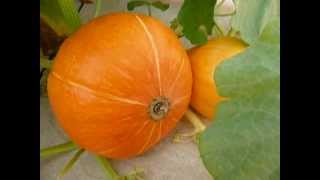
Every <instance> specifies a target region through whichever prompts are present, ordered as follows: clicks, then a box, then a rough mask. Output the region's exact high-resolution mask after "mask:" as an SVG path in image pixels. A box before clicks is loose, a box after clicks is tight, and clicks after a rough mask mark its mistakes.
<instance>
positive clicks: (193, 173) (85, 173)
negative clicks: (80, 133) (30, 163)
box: [40, 97, 212, 180]
mask: <svg viewBox="0 0 320 180" xmlns="http://www.w3.org/2000/svg"><path fill="white" fill-rule="evenodd" d="M40 104H41V106H40V112H41V113H40V118H41V122H40V146H41V148H44V147H48V146H52V145H55V144H59V143H63V142H66V141H68V138H67V136H66V135H65V134H64V132H63V131H62V129H61V128H59V126H58V125H57V124H56V121H55V119H54V116H53V114H52V112H51V110H50V106H49V103H48V99H47V98H45V97H42V98H40ZM190 130H192V127H191V126H190V124H189V123H188V122H187V121H185V120H182V121H181V122H180V123H179V124H178V127H177V128H176V129H175V130H174V131H173V132H172V133H171V135H170V136H169V137H167V138H166V139H164V140H163V141H161V143H160V144H158V145H156V146H155V147H154V148H152V149H151V150H150V151H148V152H147V153H145V154H144V155H142V156H140V157H136V158H132V159H128V160H114V161H111V163H112V165H113V167H114V168H115V169H116V170H117V171H118V172H119V173H120V174H126V173H128V172H130V171H131V170H133V169H134V168H136V167H138V168H143V169H144V171H145V178H146V179H147V180H178V179H183V180H212V178H211V176H210V175H209V174H208V172H207V170H206V168H205V167H204V165H203V163H202V161H201V159H200V157H199V152H198V148H197V145H196V144H195V143H194V142H192V141H185V142H182V143H178V144H177V143H173V142H172V138H173V137H172V135H173V134H174V133H176V132H186V131H190ZM73 153H74V152H73ZM73 153H67V154H62V155H58V156H55V157H53V158H49V159H44V160H41V161H40V177H41V180H56V179H57V174H58V173H59V171H60V170H61V169H62V168H63V166H64V165H65V164H66V162H67V161H68V160H69V159H70V156H71V155H72V154H73ZM63 179H66V180H102V179H105V177H104V174H103V172H102V170H101V169H100V166H99V165H98V164H97V162H96V160H95V159H94V155H93V154H89V153H85V154H83V156H81V158H80V160H79V161H78V162H77V164H76V165H75V166H74V168H73V169H72V170H71V171H70V173H68V174H67V175H66V176H64V178H63Z"/></svg>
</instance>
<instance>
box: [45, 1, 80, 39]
mask: <svg viewBox="0 0 320 180" xmlns="http://www.w3.org/2000/svg"><path fill="white" fill-rule="evenodd" d="M40 17H41V18H42V19H43V20H44V21H45V22H46V23H47V24H48V25H49V26H50V27H51V28H52V29H53V30H54V31H55V32H56V33H57V34H58V35H59V36H63V35H69V34H71V33H72V32H74V31H75V30H77V29H78V28H79V26H80V25H81V20H80V16H79V14H78V13H77V10H76V6H75V1H74V0H40Z"/></svg>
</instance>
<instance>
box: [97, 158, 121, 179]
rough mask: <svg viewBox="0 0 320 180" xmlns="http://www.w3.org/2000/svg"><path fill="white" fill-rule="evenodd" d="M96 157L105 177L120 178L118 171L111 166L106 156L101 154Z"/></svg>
mask: <svg viewBox="0 0 320 180" xmlns="http://www.w3.org/2000/svg"><path fill="white" fill-rule="evenodd" d="M96 159H97V161H98V163H99V164H100V165H101V167H102V169H103V170H104V173H105V175H106V176H107V179H112V180H117V179H119V178H120V176H119V175H118V173H117V172H116V171H115V170H114V169H113V168H112V166H111V164H110V162H109V161H108V160H107V159H106V158H104V157H102V156H96Z"/></svg>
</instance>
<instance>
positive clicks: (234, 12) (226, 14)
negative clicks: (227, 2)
mask: <svg viewBox="0 0 320 180" xmlns="http://www.w3.org/2000/svg"><path fill="white" fill-rule="evenodd" d="M235 14H236V11H232V12H231V13H225V14H215V16H219V17H226V16H233V15H235Z"/></svg>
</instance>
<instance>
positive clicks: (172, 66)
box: [48, 13, 192, 159]
mask: <svg viewBox="0 0 320 180" xmlns="http://www.w3.org/2000/svg"><path fill="white" fill-rule="evenodd" d="M191 89H192V73H191V67H190V62H189V59H188V56H187V53H186V51H185V50H184V48H183V47H182V46H181V44H180V42H179V40H178V38H177V37H176V35H175V34H174V32H172V31H171V30H170V29H169V28H167V27H166V26H165V25H163V24H162V23H161V22H160V21H158V20H156V19H154V18H152V17H149V16H144V15H140V14H134V13H112V14H109V15H107V16H102V17H99V18H97V19H95V20H92V21H91V22H89V23H88V24H86V25H83V26H82V27H81V28H80V29H79V30H78V31H77V32H75V33H74V34H73V35H71V36H70V37H69V38H68V39H66V40H65V42H64V43H63V44H62V46H61V47H60V49H59V52H58V54H57V56H56V58H55V61H54V65H53V68H52V71H51V73H50V75H49V77H48V96H49V100H50V104H51V107H52V110H53V113H54V115H55V116H56V118H57V120H58V122H59V124H60V125H61V127H62V128H63V129H64V130H65V132H66V133H67V134H68V135H69V136H70V138H71V139H72V140H73V141H74V142H75V143H76V144H78V145H79V146H80V147H82V148H84V149H86V150H88V151H91V152H94V153H96V154H99V155H102V156H105V157H108V158H113V159H126V158H130V157H133V156H137V155H140V154H142V153H144V152H145V151H147V150H148V149H150V148H151V147H152V146H153V145H155V144H156V143H158V142H159V141H160V140H161V139H162V138H164V137H165V136H166V135H168V133H169V132H170V130H172V129H173V128H174V127H175V126H176V123H177V122H178V121H179V120H180V119H181V117H182V116H183V114H184V112H185V111H186V110H187V108H188V105H189V101H190V97H191Z"/></svg>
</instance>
